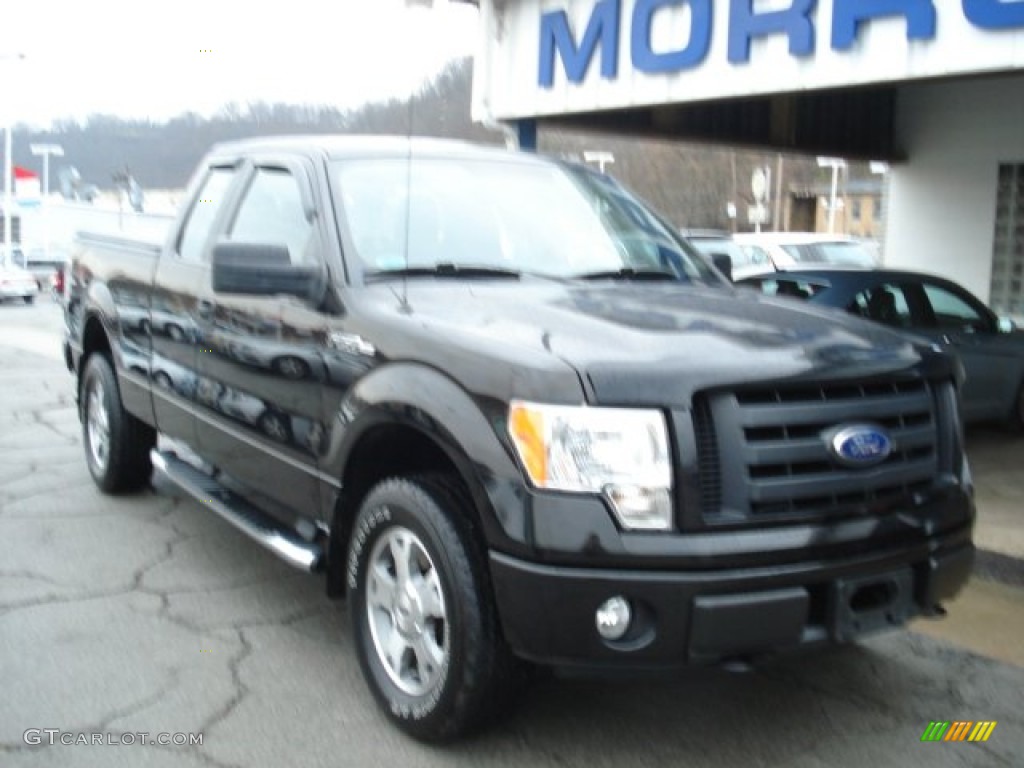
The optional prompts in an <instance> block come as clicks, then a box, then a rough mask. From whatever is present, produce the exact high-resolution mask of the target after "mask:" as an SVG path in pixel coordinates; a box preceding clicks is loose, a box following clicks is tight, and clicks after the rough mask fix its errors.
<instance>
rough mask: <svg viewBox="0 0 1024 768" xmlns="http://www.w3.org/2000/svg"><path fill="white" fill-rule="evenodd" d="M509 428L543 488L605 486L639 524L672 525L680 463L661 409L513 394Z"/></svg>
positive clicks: (617, 507) (634, 525)
mask: <svg viewBox="0 0 1024 768" xmlns="http://www.w3.org/2000/svg"><path fill="white" fill-rule="evenodd" d="M508 430H509V435H510V436H511V437H512V442H513V444H514V445H515V447H516V451H517V452H518V454H519V459H520V461H522V463H523V466H524V467H525V468H526V472H527V474H528V475H529V477H530V481H531V482H532V483H533V484H534V485H535V486H536V487H537V488H545V489H548V490H553V491H574V492H577V493H600V494H603V495H604V496H605V498H607V499H608V501H609V502H610V504H611V506H612V509H613V510H614V511H615V515H616V517H617V518H618V520H619V523H620V524H621V525H622V526H623V527H624V528H628V529H632V530H647V531H665V530H669V529H671V527H672V463H671V459H670V456H669V450H668V430H667V428H666V427H665V418H664V417H663V416H662V414H661V413H660V412H659V411H650V410H639V409H633V408H589V407H586V406H565V405H541V404H538V403H528V402H523V401H521V400H513V401H512V403H511V405H510V406H509V419H508Z"/></svg>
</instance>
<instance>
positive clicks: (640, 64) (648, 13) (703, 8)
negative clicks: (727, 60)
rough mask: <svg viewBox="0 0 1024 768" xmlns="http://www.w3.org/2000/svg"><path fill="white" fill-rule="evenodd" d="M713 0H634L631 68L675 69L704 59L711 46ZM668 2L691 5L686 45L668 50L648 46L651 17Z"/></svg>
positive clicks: (692, 64) (675, 70) (645, 70)
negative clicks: (660, 50)
mask: <svg viewBox="0 0 1024 768" xmlns="http://www.w3.org/2000/svg"><path fill="white" fill-rule="evenodd" d="M711 2H712V0H636V5H635V6H634V7H633V22H632V26H631V33H630V40H629V51H630V56H631V58H632V60H633V68H634V69H636V70H639V71H640V72H651V73H655V72H678V71H679V70H682V69H688V68H689V67H693V66H695V65H697V64H700V63H701V62H702V61H704V58H705V57H706V56H707V55H708V48H710V47H711ZM667 5H689V6H690V39H689V40H688V41H687V43H686V47H684V48H680V49H679V50H675V51H671V52H668V53H655V52H654V51H653V50H651V20H652V19H653V18H654V13H655V11H657V10H658V9H659V8H663V7H665V6H667Z"/></svg>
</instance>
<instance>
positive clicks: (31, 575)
mask: <svg viewBox="0 0 1024 768" xmlns="http://www.w3.org/2000/svg"><path fill="white" fill-rule="evenodd" d="M0 579H30V580H32V581H41V582H43V583H44V584H49V585H50V586H53V587H60V586H62V585H61V583H60V582H59V581H54V580H53V579H51V578H50V577H49V576H44V575H43V574H41V573H35V572H34V571H26V570H16V571H5V570H2V569H0Z"/></svg>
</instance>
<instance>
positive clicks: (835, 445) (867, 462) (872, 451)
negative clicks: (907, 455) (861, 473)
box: [828, 424, 892, 467]
mask: <svg viewBox="0 0 1024 768" xmlns="http://www.w3.org/2000/svg"><path fill="white" fill-rule="evenodd" d="M828 447H829V450H830V452H831V453H832V456H833V458H835V460H836V461H838V462H839V463H840V464H843V465H845V466H847V467H871V466H874V465H875V464H881V463H882V462H883V461H885V460H886V459H887V458H888V457H889V454H890V453H892V439H891V438H890V437H889V433H888V432H886V431H885V430H884V429H882V427H878V426H875V425H873V424H851V425H849V426H845V427H840V428H839V430H838V431H837V432H834V433H833V434H832V436H831V438H829V441H828Z"/></svg>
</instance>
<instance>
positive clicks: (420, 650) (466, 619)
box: [348, 475, 515, 741]
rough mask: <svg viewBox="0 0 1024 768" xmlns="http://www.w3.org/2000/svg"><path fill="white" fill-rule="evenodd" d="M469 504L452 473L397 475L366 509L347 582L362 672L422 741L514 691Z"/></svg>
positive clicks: (469, 724) (472, 720)
mask: <svg viewBox="0 0 1024 768" xmlns="http://www.w3.org/2000/svg"><path fill="white" fill-rule="evenodd" d="M469 513H470V509H469V508H468V503H467V501H466V500H465V498H464V494H463V493H462V491H461V488H460V487H459V486H458V484H457V483H456V482H455V481H454V480H453V479H452V478H449V477H447V476H442V475H429V476H418V477H412V478H394V479H390V480H385V481H384V482H382V483H380V484H379V485H377V486H376V487H375V488H374V489H373V490H372V491H371V492H370V493H369V495H368V496H367V497H366V500H365V501H364V502H363V504H362V507H361V508H360V511H359V515H358V517H357V519H356V523H355V528H354V531H353V534H352V539H351V545H350V549H349V560H348V579H349V584H348V587H349V594H350V610H351V618H352V631H353V634H354V637H355V645H356V651H357V653H358V655H359V662H360V665H361V666H362V669H363V674H364V676H365V678H366V680H367V683H368V684H369V686H370V689H371V691H372V692H373V695H374V696H375V698H376V699H377V702H378V703H379V704H380V706H381V708H382V709H383V710H384V712H385V713H386V714H387V716H388V717H389V718H390V719H391V720H392V721H393V722H394V723H395V724H396V725H398V726H399V727H400V728H401V729H402V730H404V731H405V732H407V733H408V734H410V735H411V736H413V737H415V738H418V739H422V740H424V741H445V740H449V739H452V738H455V737H457V736H460V735H462V734H464V733H466V732H469V731H471V730H473V729H475V728H477V727H479V726H481V725H483V724H484V723H485V722H486V721H487V720H488V719H489V718H490V717H491V716H493V715H495V714H497V713H498V712H500V711H501V709H502V707H503V704H504V703H505V702H506V701H507V698H508V695H509V693H510V692H511V691H512V682H513V679H514V671H515V662H514V660H513V659H512V657H511V655H510V654H509V652H508V649H507V647H506V646H505V643H504V639H503V638H502V636H501V631H500V627H499V625H498V619H497V612H496V608H495V605H494V598H493V594H492V592H491V589H490V583H489V579H488V577H487V572H486V565H485V562H484V554H483V549H482V547H481V546H480V545H479V542H478V541H477V540H476V538H475V534H474V532H473V530H472V528H471V526H470V524H469V517H468V514H469Z"/></svg>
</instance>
